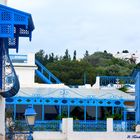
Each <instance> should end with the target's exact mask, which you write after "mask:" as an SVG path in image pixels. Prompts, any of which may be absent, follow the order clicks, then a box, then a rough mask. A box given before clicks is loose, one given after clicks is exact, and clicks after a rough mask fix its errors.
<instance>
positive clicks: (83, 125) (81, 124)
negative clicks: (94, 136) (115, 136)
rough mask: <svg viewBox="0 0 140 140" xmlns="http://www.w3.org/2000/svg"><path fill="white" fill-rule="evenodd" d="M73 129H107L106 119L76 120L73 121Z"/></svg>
mask: <svg viewBox="0 0 140 140" xmlns="http://www.w3.org/2000/svg"><path fill="white" fill-rule="evenodd" d="M73 130H74V131H88V132H90V131H91V132H92V131H98V132H100V131H106V121H104V120H103V121H101V120H99V121H93V120H88V121H79V120H74V121H73Z"/></svg>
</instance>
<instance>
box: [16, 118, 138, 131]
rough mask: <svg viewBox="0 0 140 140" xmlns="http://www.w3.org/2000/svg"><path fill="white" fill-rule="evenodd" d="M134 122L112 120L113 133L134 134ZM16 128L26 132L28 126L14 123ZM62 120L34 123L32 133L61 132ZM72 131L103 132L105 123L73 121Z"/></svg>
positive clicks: (100, 121) (105, 128)
mask: <svg viewBox="0 0 140 140" xmlns="http://www.w3.org/2000/svg"><path fill="white" fill-rule="evenodd" d="M135 126H136V125H135V121H134V120H127V121H126V122H125V121H121V120H114V121H113V130H114V132H123V131H124V132H134V131H135ZM16 127H17V130H18V131H19V130H20V131H21V132H22V131H28V130H29V129H28V126H27V124H26V123H25V121H16ZM20 127H21V129H20ZM61 130H62V120H47V121H36V123H35V127H34V131H61ZM73 131H81V132H82V131H86V132H94V131H96V132H97V131H98V132H105V131H107V123H106V121H105V120H98V121H96V120H88V121H84V120H74V121H73Z"/></svg>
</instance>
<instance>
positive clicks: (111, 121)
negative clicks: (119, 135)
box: [107, 118, 113, 132]
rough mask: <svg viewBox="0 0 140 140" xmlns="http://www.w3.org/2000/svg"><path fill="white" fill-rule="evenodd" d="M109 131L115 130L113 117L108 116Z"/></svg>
mask: <svg viewBox="0 0 140 140" xmlns="http://www.w3.org/2000/svg"><path fill="white" fill-rule="evenodd" d="M107 132H113V118H107Z"/></svg>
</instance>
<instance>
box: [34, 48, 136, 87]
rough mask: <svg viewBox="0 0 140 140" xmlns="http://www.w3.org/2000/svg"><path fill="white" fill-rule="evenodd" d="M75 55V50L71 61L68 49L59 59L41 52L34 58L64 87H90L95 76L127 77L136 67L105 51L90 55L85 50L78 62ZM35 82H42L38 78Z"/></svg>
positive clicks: (52, 54)
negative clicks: (86, 85)
mask: <svg viewBox="0 0 140 140" xmlns="http://www.w3.org/2000/svg"><path fill="white" fill-rule="evenodd" d="M76 55H77V52H76V50H75V51H74V53H73V59H71V58H72V57H71V56H70V54H69V51H68V49H66V51H65V54H64V56H60V57H58V56H57V55H55V54H54V53H51V54H45V52H44V51H43V50H40V51H39V52H37V53H36V55H35V57H36V59H38V60H39V61H40V62H41V63H42V64H43V65H44V66H45V67H47V68H48V69H49V70H50V71H51V72H52V73H53V74H54V75H55V76H56V77H58V79H60V80H61V81H62V82H63V83H65V84H66V85H82V84H91V85H92V84H94V82H95V78H96V76H97V75H106V76H128V75H130V74H131V72H132V71H133V69H134V67H136V64H135V63H132V62H130V61H129V60H123V59H118V58H115V57H113V55H112V54H111V53H108V52H107V51H106V50H105V51H104V52H95V53H93V54H91V55H89V53H88V51H87V50H86V52H85V54H84V57H83V58H82V59H80V60H79V61H78V60H77V58H76ZM137 67H139V65H137ZM85 74H86V75H85ZM85 78H86V79H85ZM36 81H37V82H42V81H41V80H40V79H38V78H36ZM85 81H86V82H85Z"/></svg>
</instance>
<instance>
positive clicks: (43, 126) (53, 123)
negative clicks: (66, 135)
mask: <svg viewBox="0 0 140 140" xmlns="http://www.w3.org/2000/svg"><path fill="white" fill-rule="evenodd" d="M61 124H62V121H61V120H47V121H36V122H35V126H34V131H61V126H62V125H61ZM15 126H16V129H17V131H28V130H29V128H28V126H27V124H26V122H25V121H16V123H15Z"/></svg>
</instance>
